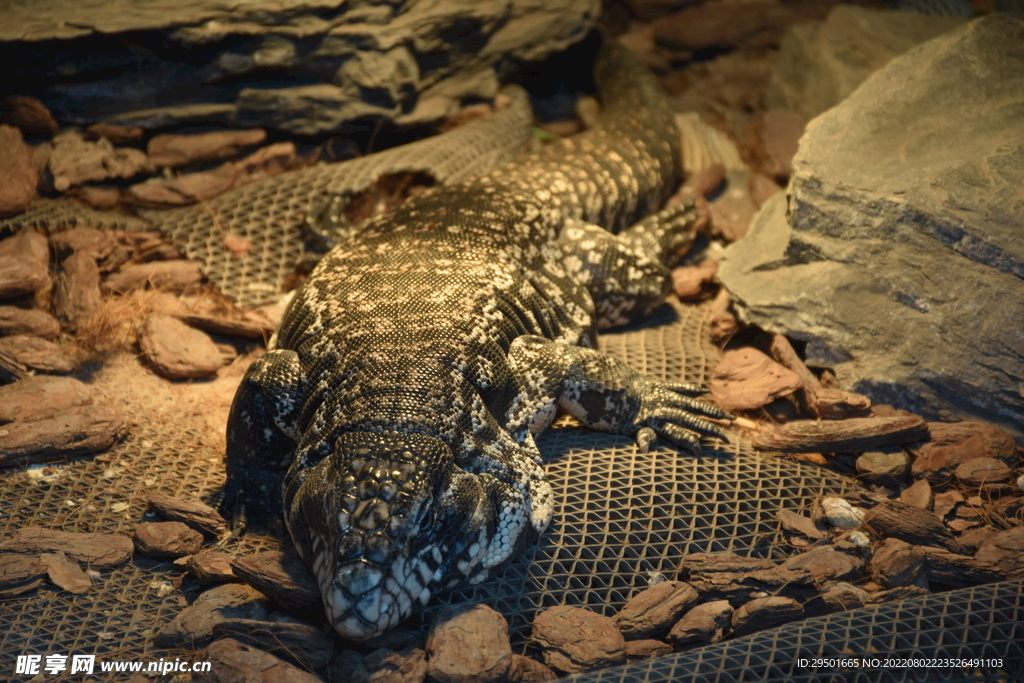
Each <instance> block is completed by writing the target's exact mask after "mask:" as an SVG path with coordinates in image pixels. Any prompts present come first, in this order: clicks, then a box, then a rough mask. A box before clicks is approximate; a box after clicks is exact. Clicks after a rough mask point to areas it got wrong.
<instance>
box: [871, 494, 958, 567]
mask: <svg viewBox="0 0 1024 683" xmlns="http://www.w3.org/2000/svg"><path fill="white" fill-rule="evenodd" d="M864 523H865V524H866V525H867V526H868V528H869V529H870V530H871V531H873V532H874V533H875V534H876V536H878V537H883V538H884V537H887V536H891V537H893V538H898V539H901V540H904V541H906V542H907V543H910V544H912V545H939V546H942V547H943V548H946V549H947V550H951V551H953V552H955V553H960V554H962V555H966V554H968V551H967V549H966V548H965V547H964V546H963V545H961V544H960V542H959V541H957V540H956V539H955V538H953V534H951V533H950V532H949V529H947V528H946V526H945V525H944V524H943V523H942V522H941V520H939V518H938V517H936V516H935V515H934V514H933V513H931V512H929V511H927V510H922V509H921V508H918V507H914V506H913V505H907V504H906V503H901V502H899V501H896V500H887V501H885V502H884V503H879V504H878V505H876V506H875V507H873V508H871V509H870V510H868V512H867V514H866V515H865V519H864Z"/></svg>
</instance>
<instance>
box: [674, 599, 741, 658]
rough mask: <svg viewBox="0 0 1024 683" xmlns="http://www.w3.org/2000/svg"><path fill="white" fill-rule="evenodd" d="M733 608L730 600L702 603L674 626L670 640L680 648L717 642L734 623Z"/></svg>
mask: <svg viewBox="0 0 1024 683" xmlns="http://www.w3.org/2000/svg"><path fill="white" fill-rule="evenodd" d="M732 613H733V608H732V607H731V606H730V605H729V601H728V600H713V601H711V602H705V603H701V604H700V605H697V606H696V607H694V608H693V609H691V610H690V611H689V612H687V613H686V614H684V615H683V616H682V618H681V619H680V620H679V621H677V622H676V623H675V624H673V626H672V630H671V631H669V633H668V639H669V642H670V643H672V645H673V646H674V647H675V649H677V650H680V649H682V648H684V647H687V646H690V645H707V644H710V643H717V642H718V641H719V640H721V639H722V638H723V636H724V635H725V632H726V631H727V630H728V629H729V628H730V627H731V625H732Z"/></svg>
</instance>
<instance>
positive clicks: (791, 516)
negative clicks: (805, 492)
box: [775, 509, 825, 541]
mask: <svg viewBox="0 0 1024 683" xmlns="http://www.w3.org/2000/svg"><path fill="white" fill-rule="evenodd" d="M775 516H776V517H778V518H779V524H781V525H782V528H783V529H785V530H786V531H793V532H796V533H799V534H803V535H804V536H806V537H807V538H810V539H813V540H816V541H817V540H821V539H823V538H825V534H824V533H822V532H821V531H820V530H819V529H818V527H816V526H815V525H814V522H813V521H811V519H810V518H809V517H807V516H805V515H801V514H799V513H797V512H793V511H792V510H785V509H783V510H779V511H778V512H776V513H775Z"/></svg>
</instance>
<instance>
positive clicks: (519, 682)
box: [508, 654, 558, 683]
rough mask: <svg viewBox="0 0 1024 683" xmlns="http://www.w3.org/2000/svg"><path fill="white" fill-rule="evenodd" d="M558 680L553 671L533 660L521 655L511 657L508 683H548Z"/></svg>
mask: <svg viewBox="0 0 1024 683" xmlns="http://www.w3.org/2000/svg"><path fill="white" fill-rule="evenodd" d="M557 678H558V676H557V675H556V674H555V672H554V671H552V670H551V669H549V668H547V667H546V666H544V665H543V664H541V663H540V662H538V661H537V660H535V659H530V658H529V657H524V656H523V655H516V654H514V655H512V667H511V668H510V669H509V671H508V683H549V681H554V680H556V679H557Z"/></svg>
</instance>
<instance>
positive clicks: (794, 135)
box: [744, 109, 807, 234]
mask: <svg viewBox="0 0 1024 683" xmlns="http://www.w3.org/2000/svg"><path fill="white" fill-rule="evenodd" d="M806 126H807V119H805V118H804V117H803V116H801V115H800V114H798V113H796V112H794V111H788V110H784V109H769V110H768V111H765V112H764V113H762V114H760V115H758V116H756V117H754V119H753V120H752V121H751V124H750V128H749V129H748V133H747V147H749V148H750V149H751V151H752V154H753V157H754V160H755V163H756V167H757V168H758V169H759V170H761V171H763V172H764V173H765V174H766V175H767V176H769V177H771V178H775V179H777V180H779V181H782V182H785V181H786V180H787V179H788V178H789V176H791V175H792V174H793V157H794V156H796V150H797V146H798V145H799V143H800V137H801V136H802V135H803V134H804V128H805V127H806ZM761 203H763V202H761ZM753 214H754V212H753V211H751V213H750V216H751V217H753ZM744 234H746V233H745V232H744Z"/></svg>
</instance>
